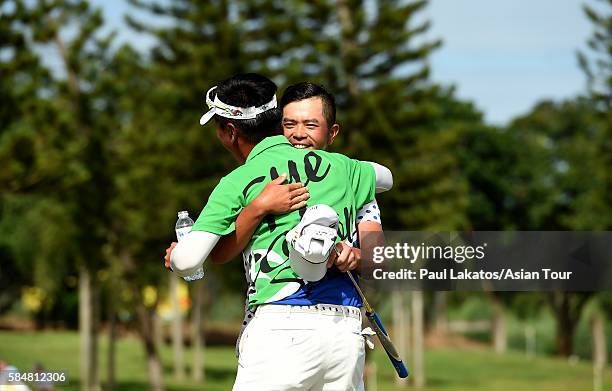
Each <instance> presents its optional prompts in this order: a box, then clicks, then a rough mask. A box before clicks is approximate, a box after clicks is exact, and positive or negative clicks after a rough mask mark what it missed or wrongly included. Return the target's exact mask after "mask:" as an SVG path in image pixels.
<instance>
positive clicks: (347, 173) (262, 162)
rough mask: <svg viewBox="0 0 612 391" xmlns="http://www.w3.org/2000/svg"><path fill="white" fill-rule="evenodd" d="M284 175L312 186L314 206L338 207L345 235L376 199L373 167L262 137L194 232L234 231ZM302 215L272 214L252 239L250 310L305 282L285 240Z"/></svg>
mask: <svg viewBox="0 0 612 391" xmlns="http://www.w3.org/2000/svg"><path fill="white" fill-rule="evenodd" d="M283 173H286V174H287V175H288V180H289V182H302V183H304V184H305V185H306V186H308V191H309V193H310V199H309V200H308V206H312V205H316V204H326V205H329V206H331V207H332V208H333V209H335V210H336V212H337V213H338V216H339V218H340V224H339V228H338V234H339V236H340V238H341V239H343V240H344V239H347V238H348V239H349V240H352V238H353V236H354V235H355V234H356V228H355V215H356V210H359V208H361V207H362V206H363V205H364V204H366V203H368V202H370V201H372V200H373V199H374V194H375V189H376V174H375V172H374V169H373V167H372V166H371V165H370V164H369V163H364V162H361V161H359V160H354V159H350V158H348V157H346V156H344V155H341V154H338V153H330V152H326V151H318V150H317V151H314V150H308V149H297V148H294V147H293V146H292V145H291V143H289V141H287V139H286V138H285V137H284V136H273V137H267V138H265V139H264V140H262V141H261V142H260V143H258V144H257V145H256V146H255V148H253V150H252V151H251V153H250V154H249V156H248V157H247V160H246V162H245V163H244V164H243V165H242V166H240V167H238V168H236V169H235V170H233V171H232V172H230V173H229V174H228V175H226V176H225V177H223V178H222V179H221V181H220V182H219V184H218V185H217V187H215V189H214V190H213V192H212V193H211V195H210V197H209V198H208V202H207V203H206V205H205V206H204V209H203V210H202V213H200V216H199V217H198V220H197V221H196V223H195V225H194V226H193V230H195V231H206V232H211V233H214V234H217V235H227V234H229V233H231V232H233V231H234V229H235V227H234V224H235V221H236V218H237V217H238V214H239V213H240V211H241V210H242V208H244V207H245V206H246V205H247V204H249V203H250V202H251V201H253V199H255V197H257V196H258V195H259V193H260V192H261V191H262V190H263V188H264V186H265V185H266V184H267V183H268V182H269V181H271V180H273V179H275V178H277V177H278V176H279V175H280V174H283ZM301 213H303V211H301V212H300V211H294V212H290V213H287V214H284V215H276V216H272V215H269V216H266V218H264V220H263V221H262V223H261V224H260V225H259V227H258V228H257V230H256V231H255V233H254V234H253V236H252V237H251V241H250V243H249V246H248V247H247V248H246V249H245V251H244V253H243V258H244V266H245V272H246V278H247V282H248V283H249V291H248V292H247V294H248V300H249V307H250V308H253V307H255V306H257V305H260V304H264V303H271V302H274V301H278V300H281V299H283V298H285V297H287V296H290V295H291V294H293V293H295V292H296V291H297V290H298V289H299V288H300V285H301V284H303V281H302V280H301V279H300V278H299V277H298V276H297V275H296V274H295V273H294V272H293V270H292V269H291V267H290V266H289V260H288V259H289V252H288V248H287V244H286V241H285V234H286V233H287V232H288V231H289V230H290V229H291V228H293V227H295V225H297V224H298V223H299V221H300V218H301Z"/></svg>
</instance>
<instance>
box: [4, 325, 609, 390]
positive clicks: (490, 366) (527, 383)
mask: <svg viewBox="0 0 612 391" xmlns="http://www.w3.org/2000/svg"><path fill="white" fill-rule="evenodd" d="M78 342H79V341H78V334H77V333H75V332H56V331H47V332H5V331H3V332H0V359H4V360H7V361H8V362H10V363H11V364H13V365H16V366H17V367H18V368H19V369H20V370H22V371H24V370H26V369H28V368H32V367H33V365H34V364H35V363H36V362H40V363H42V364H43V366H44V367H45V368H47V369H57V370H66V371H68V373H69V379H70V383H69V384H68V385H66V386H62V387H57V389H60V390H78V388H79V387H78V372H79V367H78V362H79V343H78ZM100 348H101V354H100V367H101V371H100V376H101V379H102V380H103V381H104V379H105V377H106V354H105V352H106V348H107V339H106V338H101V339H100ZM171 353H172V352H171V350H170V347H169V346H164V347H163V348H162V351H161V354H162V362H163V367H164V375H165V382H166V386H167V389H168V390H207V391H208V390H210V391H216V390H230V389H231V386H232V383H233V379H234V374H235V370H236V368H235V366H236V359H235V357H234V350H233V348H230V347H224V348H217V347H215V348H209V349H206V355H205V366H206V381H205V382H204V383H199V384H198V383H194V382H192V381H190V380H186V381H185V382H182V383H177V382H175V381H173V380H172V378H171V374H172V367H171ZM190 358H191V350H189V349H187V350H186V357H185V359H186V362H187V363H189V361H190ZM374 358H375V361H376V363H377V367H378V387H377V390H378V391H386V390H400V389H401V388H400V387H398V386H397V385H395V381H394V379H395V372H394V371H393V368H392V367H391V365H390V364H389V363H388V362H387V360H386V356H385V355H384V353H383V352H381V351H380V349H377V350H376V351H375V354H374ZM407 361H408V363H409V362H410V360H409V359H408V360H407ZM188 369H189V368H188ZM426 370H427V383H428V384H427V387H426V388H425V390H466V391H467V390H471V391H473V390H483V391H484V390H500V391H501V390H512V389H516V390H521V391H522V390H534V391H535V390H538V391H540V390H542V391H548V390H550V391H575V390H591V389H592V383H591V366H590V363H588V362H579V363H576V364H569V363H568V362H567V361H566V360H562V359H556V358H554V359H553V358H545V357H538V358H535V359H533V360H527V359H526V358H525V357H524V355H523V354H521V353H518V352H512V353H508V354H505V355H502V356H497V355H495V354H494V353H492V352H490V351H488V350H484V349H462V350H448V349H436V350H430V351H427V353H426ZM116 379H117V380H116V381H117V386H116V389H118V390H121V391H123V390H146V389H147V388H148V387H147V373H146V366H145V360H144V355H143V349H142V346H141V343H140V341H139V340H138V339H136V338H123V339H121V340H119V341H118V343H117V374H116ZM603 389H604V390H609V389H612V369H610V368H608V369H607V370H606V373H605V382H604V387H603Z"/></svg>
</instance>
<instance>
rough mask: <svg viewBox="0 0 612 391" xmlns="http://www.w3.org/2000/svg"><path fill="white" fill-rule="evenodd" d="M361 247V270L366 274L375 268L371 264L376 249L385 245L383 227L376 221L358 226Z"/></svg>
mask: <svg viewBox="0 0 612 391" xmlns="http://www.w3.org/2000/svg"><path fill="white" fill-rule="evenodd" d="M357 229H358V231H359V247H360V248H361V259H360V265H359V266H360V270H362V271H364V272H365V273H366V274H367V273H368V270H369V269H370V268H371V267H372V266H373V263H372V262H371V259H372V254H373V252H374V247H377V246H384V245H385V234H384V233H383V229H382V225H381V224H380V223H377V222H375V221H364V222H362V223H360V224H359V225H358V226H357Z"/></svg>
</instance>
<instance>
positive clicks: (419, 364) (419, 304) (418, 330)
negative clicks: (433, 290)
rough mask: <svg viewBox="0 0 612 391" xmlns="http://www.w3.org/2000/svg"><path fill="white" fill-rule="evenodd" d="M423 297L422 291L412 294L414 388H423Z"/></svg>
mask: <svg viewBox="0 0 612 391" xmlns="http://www.w3.org/2000/svg"><path fill="white" fill-rule="evenodd" d="M423 301H424V295H423V292H422V291H414V292H412V334H413V342H412V351H413V368H412V380H413V382H414V386H415V387H416V388H423V387H424V386H425V322H424V319H423V318H424V314H423V309H424V303H423Z"/></svg>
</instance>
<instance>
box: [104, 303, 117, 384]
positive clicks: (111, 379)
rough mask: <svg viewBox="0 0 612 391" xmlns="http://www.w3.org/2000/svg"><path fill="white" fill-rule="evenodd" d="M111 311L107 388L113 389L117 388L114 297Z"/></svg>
mask: <svg viewBox="0 0 612 391" xmlns="http://www.w3.org/2000/svg"><path fill="white" fill-rule="evenodd" d="M109 306H110V311H109V328H108V363H107V368H106V369H107V378H106V390H107V391H113V390H114V389H115V342H116V340H117V314H116V312H115V303H114V302H113V297H112V296H111V297H110V304H109Z"/></svg>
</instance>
